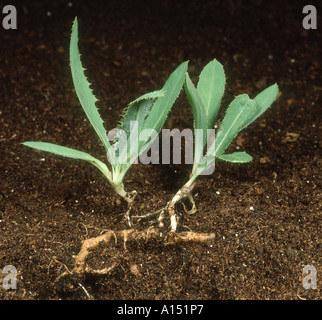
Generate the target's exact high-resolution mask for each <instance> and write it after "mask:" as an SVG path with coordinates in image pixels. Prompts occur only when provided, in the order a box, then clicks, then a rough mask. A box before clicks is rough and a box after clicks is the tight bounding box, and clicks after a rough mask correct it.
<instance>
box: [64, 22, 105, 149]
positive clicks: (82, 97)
mask: <svg viewBox="0 0 322 320" xmlns="http://www.w3.org/2000/svg"><path fill="white" fill-rule="evenodd" d="M70 67H71V72H72V78H73V82H74V86H75V90H76V93H77V96H78V99H79V101H80V103H81V105H82V107H83V109H84V111H85V113H86V116H87V118H88V120H89V121H90V123H91V124H92V126H93V128H94V129H95V131H96V133H97V135H98V136H99V138H100V139H101V141H102V143H103V145H104V147H105V149H106V152H108V149H109V148H110V147H111V145H110V142H109V140H108V138H107V133H106V130H105V128H104V126H103V120H102V118H101V116H100V114H99V112H98V109H97V107H96V105H95V104H96V101H97V99H96V97H95V96H94V94H93V92H92V89H90V83H89V82H88V81H87V79H86V76H85V74H84V70H85V69H84V68H83V66H82V63H81V60H80V53H79V50H78V23H77V18H75V21H74V24H73V29H72V35H71V41H70Z"/></svg>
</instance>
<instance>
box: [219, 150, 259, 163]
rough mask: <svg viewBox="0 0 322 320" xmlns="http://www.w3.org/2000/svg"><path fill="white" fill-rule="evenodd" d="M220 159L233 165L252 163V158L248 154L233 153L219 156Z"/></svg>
mask: <svg viewBox="0 0 322 320" xmlns="http://www.w3.org/2000/svg"><path fill="white" fill-rule="evenodd" d="M217 158H218V159H220V160H223V161H228V162H233V163H246V162H250V161H252V159H253V158H252V156H251V155H249V154H248V153H246V152H233V153H230V154H222V155H220V156H217Z"/></svg>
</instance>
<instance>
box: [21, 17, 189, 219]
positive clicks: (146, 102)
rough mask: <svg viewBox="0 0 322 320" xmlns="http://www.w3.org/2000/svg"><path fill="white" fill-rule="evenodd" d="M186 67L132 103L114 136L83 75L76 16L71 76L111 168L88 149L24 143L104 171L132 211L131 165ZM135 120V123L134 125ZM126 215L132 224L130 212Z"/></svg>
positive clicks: (160, 122) (155, 129) (159, 125)
mask: <svg viewBox="0 0 322 320" xmlns="http://www.w3.org/2000/svg"><path fill="white" fill-rule="evenodd" d="M187 66H188V63H187V62H184V63H182V64H181V65H180V66H179V67H178V68H177V69H176V70H175V71H174V72H173V73H172V74H171V75H170V77H169V78H168V80H167V81H166V83H165V85H164V87H163V88H162V90H160V91H154V92H150V93H147V94H145V95H143V96H141V97H139V98H138V99H136V100H135V101H133V102H131V103H130V104H129V106H128V108H127V109H126V111H125V113H124V115H123V119H122V121H121V122H120V124H119V126H118V129H119V130H118V131H117V132H118V133H117V134H116V135H115V136H114V137H113V138H112V139H111V137H110V136H109V134H107V132H106V130H105V128H104V126H103V120H102V118H101V116H100V114H99V112H98V109H97V107H96V102H97V99H96V97H95V96H94V94H93V92H92V90H91V89H90V83H89V82H88V81H87V78H86V76H85V74H84V68H83V66H82V63H81V60H80V53H79V50H78V22H77V18H76V19H75V21H74V24H73V28H72V35H71V41H70V67H71V73H72V79H73V83H74V86H75V90H76V93H77V96H78V98H79V101H80V104H81V106H82V108H83V110H84V111H85V114H86V116H87V118H88V120H89V121H90V123H91V124H92V126H93V128H94V129H95V131H96V133H97V135H98V136H99V138H100V140H101V142H102V144H103V146H104V148H105V151H106V153H107V158H108V160H109V162H110V167H108V166H107V165H106V164H105V163H104V162H102V161H100V160H98V159H96V158H94V157H93V156H91V155H90V154H88V153H86V152H82V151H78V150H75V149H71V148H68V147H64V146H59V145H56V144H52V143H47V142H33V141H27V142H24V145H25V146H28V147H31V148H34V149H38V150H41V151H46V152H51V153H54V154H57V155H60V156H64V157H68V158H73V159H80V160H85V161H87V162H89V163H91V164H92V165H94V166H95V167H97V168H98V169H99V170H100V171H101V172H102V173H103V174H104V176H105V177H106V178H107V180H108V181H109V183H110V184H111V185H112V186H113V188H114V189H115V191H116V192H117V193H118V194H119V195H120V196H121V197H122V198H124V199H125V200H126V201H127V203H128V204H129V210H130V208H131V205H132V203H133V200H134V198H135V195H136V194H137V192H136V191H135V190H134V191H132V192H130V193H128V192H126V191H125V190H124V185H123V179H124V176H125V174H126V172H127V171H128V170H129V168H130V167H131V165H132V164H133V163H134V162H135V161H136V160H137V157H138V156H139V155H140V154H142V153H143V152H144V151H145V150H147V149H148V148H149V146H150V145H151V143H152V142H153V137H152V136H151V135H149V134H145V135H144V134H143V133H144V132H145V131H147V132H157V133H159V132H160V130H161V128H162V126H163V124H164V122H165V119H166V117H167V115H168V112H169V111H170V109H171V107H172V105H173V104H174V102H175V100H176V99H177V97H178V95H179V93H180V90H181V88H182V86H183V83H184V80H185V74H186V71H187ZM132 123H135V124H136V125H131V124H132ZM142 137H143V138H142ZM126 217H127V218H128V221H129V224H130V219H129V211H128V212H127V214H126Z"/></svg>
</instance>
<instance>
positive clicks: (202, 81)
mask: <svg viewBox="0 0 322 320" xmlns="http://www.w3.org/2000/svg"><path fill="white" fill-rule="evenodd" d="M225 83H226V80H225V72H224V68H223V66H222V64H221V63H220V62H218V61H217V60H216V59H215V60H213V61H211V62H209V63H208V64H207V65H206V66H205V67H204V69H203V70H202V72H201V73H200V78H199V82H198V85H197V90H198V93H199V96H200V98H201V100H202V102H203V104H204V106H205V112H206V115H207V119H208V120H207V121H208V128H212V126H213V124H214V121H215V118H216V116H217V114H218V109H219V107H220V103H221V99H222V96H223V94H224V91H225Z"/></svg>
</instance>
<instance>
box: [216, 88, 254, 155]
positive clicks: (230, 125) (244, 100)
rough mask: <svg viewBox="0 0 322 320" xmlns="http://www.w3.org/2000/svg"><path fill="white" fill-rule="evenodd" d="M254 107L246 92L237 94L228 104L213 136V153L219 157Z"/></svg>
mask: <svg viewBox="0 0 322 320" xmlns="http://www.w3.org/2000/svg"><path fill="white" fill-rule="evenodd" d="M255 108H256V103H255V101H254V100H251V99H250V98H249V97H248V95H247V94H242V95H239V96H237V97H236V98H235V99H234V100H233V102H232V103H231V104H230V105H229V107H228V109H227V111H226V114H225V117H224V119H223V121H222V123H221V126H220V129H219V131H218V132H217V134H216V138H215V153H214V154H215V155H216V157H219V156H220V155H222V154H223V152H224V151H225V150H226V149H227V148H228V146H229V145H230V143H231V141H232V140H233V139H234V138H235V137H236V135H237V134H238V132H239V131H240V129H241V127H242V126H243V124H244V123H245V122H246V121H247V120H248V119H249V117H250V116H251V115H252V114H253V112H254V111H255Z"/></svg>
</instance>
